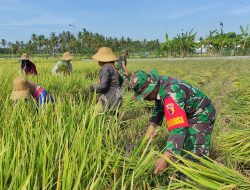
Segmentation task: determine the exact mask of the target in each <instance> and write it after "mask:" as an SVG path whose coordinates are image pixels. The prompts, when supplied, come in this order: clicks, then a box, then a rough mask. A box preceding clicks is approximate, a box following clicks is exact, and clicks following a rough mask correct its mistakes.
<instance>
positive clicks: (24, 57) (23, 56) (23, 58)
mask: <svg viewBox="0 0 250 190" xmlns="http://www.w3.org/2000/svg"><path fill="white" fill-rule="evenodd" d="M29 59H30V55H29V54H28V53H23V54H22V57H21V60H29Z"/></svg>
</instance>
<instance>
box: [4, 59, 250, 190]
mask: <svg viewBox="0 0 250 190" xmlns="http://www.w3.org/2000/svg"><path fill="white" fill-rule="evenodd" d="M34 62H35V64H36V65H37V69H38V73H39V75H38V77H32V76H31V77H29V79H30V80H31V81H34V82H36V83H38V84H39V85H41V86H43V87H44V88H45V89H47V91H48V92H49V93H50V94H53V95H54V96H55V99H56V103H55V104H54V105H48V106H46V108H45V109H44V110H39V111H38V112H36V110H35V109H34V102H32V101H31V102H29V103H28V104H26V103H24V102H19V103H18V104H17V105H13V104H12V102H11V101H10V99H9V97H10V94H11V90H12V80H13V79H14V78H15V76H17V75H18V71H19V64H18V62H17V61H16V60H10V59H6V60H4V59H1V60H0V79H1V84H2V85H1V86H0V90H1V96H0V123H1V128H0V189H166V188H167V187H169V188H170V189H175V188H181V189H184V188H193V187H195V189H206V188H207V189H216V188H222V187H223V188H224V189H247V188H248V187H249V186H248V185H249V183H248V181H247V180H248V179H249V156H248V155H249V154H248V151H249V140H248V139H249V134H250V131H249V122H250V117H249V110H250V109H249V102H250V99H249V97H250V94H249V89H250V88H249V87H250V84H249V76H250V75H249V74H250V66H249V63H248V61H247V60H244V61H242V60H237V61H236V60H234V61H230V60H217V61H214V60H213V61H212V60H211V61H173V62H163V61H160V62H152V61H145V60H144V61H140V60H137V61H133V62H132V61H131V62H129V63H128V69H129V70H130V71H131V72H132V71H136V70H138V69H143V70H145V71H151V70H152V69H153V68H156V69H157V70H158V71H159V72H160V74H165V75H169V76H172V77H176V78H180V79H183V80H186V81H188V82H190V83H191V84H193V85H195V86H197V87H199V88H200V89H202V90H203V91H204V92H205V93H206V94H207V95H208V96H209V97H210V98H211V99H212V100H213V102H214V104H215V107H216V109H217V111H218V117H217V121H216V126H215V128H214V132H213V141H212V149H211V158H212V159H213V160H209V161H207V160H201V161H203V162H204V163H203V165H196V164H194V163H192V162H189V161H186V160H182V162H181V163H182V164H181V163H179V164H175V163H172V165H173V168H174V167H175V168H177V169H178V170H180V171H181V172H183V173H185V174H186V175H187V176H188V177H189V179H191V180H190V181H183V180H182V181H178V180H176V179H175V180H174V179H172V178H169V176H173V175H172V173H173V172H174V169H173V168H172V169H171V168H170V169H169V170H167V171H166V172H164V173H163V175H160V176H153V175H152V171H153V166H154V161H155V160H156V159H157V158H158V155H159V153H160V151H161V150H162V149H163V148H164V145H165V143H166V140H167V136H168V134H167V132H166V129H165V127H164V126H162V127H161V128H160V131H159V134H158V136H157V137H156V138H155V139H153V140H152V141H151V142H148V141H145V140H144V139H143V133H144V131H145V129H146V126H147V122H148V118H149V116H150V110H149V108H150V107H151V106H152V103H150V102H143V103H140V102H134V101H133V98H132V95H133V94H132V92H127V91H125V92H124V105H123V107H122V109H121V111H120V116H119V118H116V117H114V116H110V115H107V114H100V113H98V112H97V108H96V106H95V98H89V86H90V85H91V84H93V83H97V82H98V72H99V70H100V67H99V66H98V65H97V64H96V63H94V62H91V61H89V62H84V61H79V60H77V61H73V75H72V76H70V77H56V76H52V75H51V70H52V68H53V66H54V64H55V62H56V60H53V59H42V58H39V59H34ZM243 129H244V131H243ZM179 159H182V158H179ZM200 168H203V169H204V172H201V171H200ZM192 175H193V177H192ZM212 176H215V177H212ZM218 180H219V182H218ZM230 180H231V181H230ZM209 184H213V186H211V187H214V188H208V185H209ZM214 184H215V185H214ZM222 184H224V186H223V185H222ZM237 184H238V186H237ZM239 184H242V185H239ZM244 184H245V185H246V186H243V185H244ZM230 185H231V186H230Z"/></svg>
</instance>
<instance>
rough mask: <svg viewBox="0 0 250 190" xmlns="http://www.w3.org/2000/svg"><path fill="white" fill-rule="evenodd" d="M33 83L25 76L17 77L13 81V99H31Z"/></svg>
mask: <svg viewBox="0 0 250 190" xmlns="http://www.w3.org/2000/svg"><path fill="white" fill-rule="evenodd" d="M31 86H32V84H31V83H30V82H29V81H28V80H27V79H25V78H24V77H17V78H15V79H14V81H13V90H12V93H11V97H10V98H11V100H18V99H29V98H30V95H31V93H30V87H31Z"/></svg>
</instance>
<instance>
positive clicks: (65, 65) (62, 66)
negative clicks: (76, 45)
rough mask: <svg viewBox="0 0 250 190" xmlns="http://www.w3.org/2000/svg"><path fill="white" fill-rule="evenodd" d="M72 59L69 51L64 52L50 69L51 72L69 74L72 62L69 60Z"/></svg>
mask: <svg viewBox="0 0 250 190" xmlns="http://www.w3.org/2000/svg"><path fill="white" fill-rule="evenodd" d="M72 59H73V56H72V55H71V53H70V52H64V53H63V56H62V59H61V60H60V61H58V62H57V63H56V65H55V67H54V68H53V70H52V73H53V74H56V75H71V74H72V64H71V63H70V61H71V60H72Z"/></svg>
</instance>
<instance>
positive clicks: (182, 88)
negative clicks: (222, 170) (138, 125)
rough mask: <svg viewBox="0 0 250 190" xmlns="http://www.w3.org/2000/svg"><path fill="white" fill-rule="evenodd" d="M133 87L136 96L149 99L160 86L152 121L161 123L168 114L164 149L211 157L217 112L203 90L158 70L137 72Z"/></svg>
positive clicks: (132, 80) (180, 153)
mask: <svg viewBox="0 0 250 190" xmlns="http://www.w3.org/2000/svg"><path fill="white" fill-rule="evenodd" d="M140 80H141V81H140ZM139 83H142V85H138V84H139ZM130 86H131V87H132V88H133V89H134V91H135V92H136V94H135V96H136V98H137V99H143V98H146V97H147V96H148V95H149V94H150V93H151V92H152V91H153V90H154V89H155V88H157V89H158V94H157V99H156V100H155V107H154V108H153V109H152V117H151V118H150V119H149V121H150V122H153V123H155V124H157V125H161V124H162V120H163V117H164V115H165V117H166V125H167V129H168V131H169V132H170V134H169V137H168V140H167V144H166V147H165V148H164V152H166V151H167V152H172V153H176V154H179V155H182V154H183V151H182V150H183V149H184V150H187V151H190V152H193V153H195V154H196V155H198V156H208V153H209V148H210V140H211V133H212V129H213V126H214V121H215V117H216V111H215V109H214V107H213V105H212V102H211V100H210V99H209V98H208V97H207V96H206V95H205V94H204V93H203V92H201V91H200V90H199V89H197V88H195V87H193V86H192V85H190V84H188V83H187V82H184V81H182V80H177V79H174V78H170V77H167V76H160V77H159V76H158V73H157V72H156V71H152V72H151V73H150V74H149V75H148V74H147V73H145V72H143V71H137V72H136V73H135V74H134V75H133V77H132V79H131V83H130Z"/></svg>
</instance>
